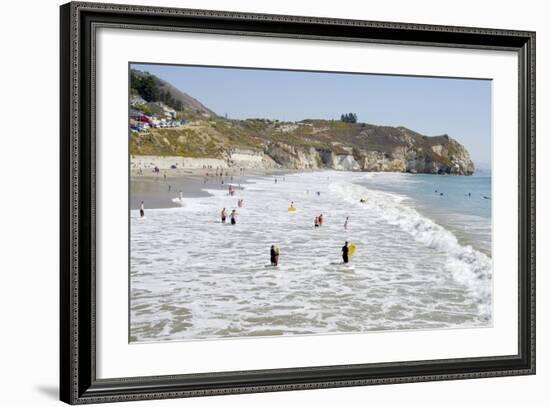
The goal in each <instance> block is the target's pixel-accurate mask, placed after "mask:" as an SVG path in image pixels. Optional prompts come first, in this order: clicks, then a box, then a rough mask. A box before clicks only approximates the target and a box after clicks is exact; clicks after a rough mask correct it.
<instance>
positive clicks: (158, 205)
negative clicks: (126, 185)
mask: <svg viewBox="0 0 550 407" xmlns="http://www.w3.org/2000/svg"><path fill="white" fill-rule="evenodd" d="M215 171H216V170H212V169H203V168H178V169H167V170H161V171H160V172H159V173H157V174H155V173H154V172H153V171H152V170H151V169H147V171H145V172H143V174H139V173H138V170H135V169H132V170H131V173H130V191H129V204H130V210H137V209H139V206H140V204H141V202H142V201H143V202H144V204H145V209H146V210H147V209H165V208H178V207H180V205H179V204H178V203H176V202H173V201H172V199H174V198H178V197H179V194H180V191H181V193H182V196H183V198H184V199H185V198H200V197H207V196H210V195H211V194H209V193H208V192H206V191H205V189H217V190H225V189H227V188H228V186H229V184H231V185H233V186H236V189H239V186H240V185H242V186H245V185H247V184H250V181H251V180H253V179H257V178H262V177H269V176H284V175H287V174H295V173H303V172H313V171H315V170H287V169H269V170H261V169H245V171H244V173H240V171H239V170H238V169H234V170H233V171H232V170H231V169H224V170H223V171H224V172H223V173H224V175H223V176H221V177H220V176H219V175H218V176H216V175H215V173H216V172H215ZM207 173H208V174H209V175H208V176H207V175H206V174H207ZM226 174H227V175H226ZM165 175H166V176H165ZM222 180H223V183H222Z"/></svg>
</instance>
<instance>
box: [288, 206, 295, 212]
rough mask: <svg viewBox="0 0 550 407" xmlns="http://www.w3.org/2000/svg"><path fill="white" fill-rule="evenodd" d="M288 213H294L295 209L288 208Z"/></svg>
mask: <svg viewBox="0 0 550 407" xmlns="http://www.w3.org/2000/svg"><path fill="white" fill-rule="evenodd" d="M288 211H289V212H296V208H293V207H290V208H288Z"/></svg>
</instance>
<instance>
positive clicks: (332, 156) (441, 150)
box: [264, 140, 475, 175]
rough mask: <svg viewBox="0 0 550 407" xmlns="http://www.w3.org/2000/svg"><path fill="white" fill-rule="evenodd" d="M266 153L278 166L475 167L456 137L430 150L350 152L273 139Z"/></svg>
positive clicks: (452, 170) (443, 170) (465, 171)
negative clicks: (447, 143)
mask: <svg viewBox="0 0 550 407" xmlns="http://www.w3.org/2000/svg"><path fill="white" fill-rule="evenodd" d="M449 150H451V151H452V153H449ZM264 154H265V155H266V156H268V157H270V158H271V159H272V160H273V161H274V162H275V163H276V164H278V166H279V167H282V168H292V169H318V168H330V169H334V170H346V171H380V172H388V171H391V172H413V173H427V174H453V175H472V174H473V173H474V170H475V168H474V164H473V162H472V160H471V159H470V155H469V153H468V151H467V150H466V149H465V148H464V147H463V146H462V145H460V144H458V143H457V142H456V141H454V140H449V145H445V144H436V145H433V146H432V147H430V149H429V150H428V151H423V148H422V147H417V146H415V145H411V146H408V147H395V148H394V149H392V151H390V152H389V153H386V152H381V151H367V150H363V149H359V150H357V151H353V152H351V153H348V154H342V153H340V154H336V153H334V152H332V151H330V150H316V149H315V148H313V147H310V148H309V149H303V148H299V147H298V148H297V147H293V146H289V145H286V144H282V143H272V144H269V145H268V146H267V147H266V149H265V151H264Z"/></svg>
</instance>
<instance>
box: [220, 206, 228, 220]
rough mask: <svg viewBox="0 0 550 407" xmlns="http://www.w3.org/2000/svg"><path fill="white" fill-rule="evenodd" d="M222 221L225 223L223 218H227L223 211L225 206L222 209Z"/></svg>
mask: <svg viewBox="0 0 550 407" xmlns="http://www.w3.org/2000/svg"><path fill="white" fill-rule="evenodd" d="M221 216H222V223H225V218H227V213H226V212H225V208H223V209H222V215H221Z"/></svg>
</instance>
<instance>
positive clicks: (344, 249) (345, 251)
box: [342, 242, 349, 263]
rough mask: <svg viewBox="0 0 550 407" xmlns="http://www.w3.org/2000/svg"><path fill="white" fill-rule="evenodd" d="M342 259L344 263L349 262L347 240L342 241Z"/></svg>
mask: <svg viewBox="0 0 550 407" xmlns="http://www.w3.org/2000/svg"><path fill="white" fill-rule="evenodd" d="M342 260H344V263H348V262H349V247H348V242H346V243H344V246H343V247H342Z"/></svg>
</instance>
